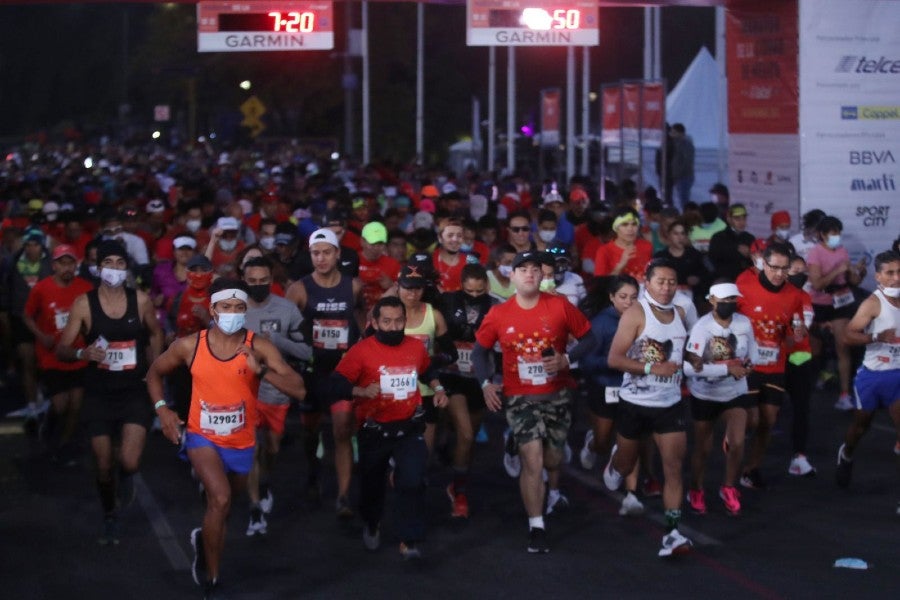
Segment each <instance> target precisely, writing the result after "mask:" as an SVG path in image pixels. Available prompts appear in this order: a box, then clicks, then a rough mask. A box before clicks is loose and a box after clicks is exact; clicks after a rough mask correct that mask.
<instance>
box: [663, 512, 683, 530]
mask: <svg viewBox="0 0 900 600" xmlns="http://www.w3.org/2000/svg"><path fill="white" fill-rule="evenodd" d="M680 520H681V511H680V510H667V511H666V533H669V532H670V531H672V530H673V529H678V522H679V521H680Z"/></svg>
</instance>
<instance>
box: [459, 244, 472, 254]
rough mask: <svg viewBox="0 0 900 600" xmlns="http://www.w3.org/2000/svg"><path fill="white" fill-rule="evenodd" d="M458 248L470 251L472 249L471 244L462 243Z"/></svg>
mask: <svg viewBox="0 0 900 600" xmlns="http://www.w3.org/2000/svg"><path fill="white" fill-rule="evenodd" d="M459 249H460V250H462V251H463V252H471V251H472V244H462V245H461V246H460V247H459Z"/></svg>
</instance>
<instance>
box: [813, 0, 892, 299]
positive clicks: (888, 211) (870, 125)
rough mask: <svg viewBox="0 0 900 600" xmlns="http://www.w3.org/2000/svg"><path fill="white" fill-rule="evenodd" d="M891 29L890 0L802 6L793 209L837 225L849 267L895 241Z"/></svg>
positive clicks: (834, 0)
mask: <svg viewBox="0 0 900 600" xmlns="http://www.w3.org/2000/svg"><path fill="white" fill-rule="evenodd" d="M898 23H900V2H896V1H893V0H856V1H854V2H844V1H842V0H816V1H809V0H802V1H801V2H800V133H801V144H800V153H801V154H800V161H801V173H802V176H801V182H800V183H801V209H802V210H803V211H807V210H811V209H813V208H820V209H822V210H824V211H825V212H826V213H829V214H833V215H835V216H836V217H838V218H839V219H841V221H842V222H843V224H844V243H845V245H846V247H847V249H848V250H849V251H850V254H851V258H852V259H853V260H854V261H857V260H859V259H860V258H866V260H867V262H869V263H871V260H872V258H873V257H874V255H875V254H877V253H879V252H881V251H883V250H886V249H888V248H890V246H891V243H892V242H893V240H894V239H896V237H897V236H898V234H900V189H898V184H900V168H898V162H897V161H898V160H900V26H898ZM871 272H872V268H871V267H870V268H869V275H868V277H867V280H866V282H865V284H864V285H866V286H867V287H873V286H874V280H873V279H872V275H871Z"/></svg>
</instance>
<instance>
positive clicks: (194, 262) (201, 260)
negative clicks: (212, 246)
mask: <svg viewBox="0 0 900 600" xmlns="http://www.w3.org/2000/svg"><path fill="white" fill-rule="evenodd" d="M185 266H186V267H187V268H188V269H197V268H200V269H203V270H204V271H212V268H213V266H212V263H211V262H210V260H209V259H208V258H206V256H204V255H203V254H195V255H194V256H192V257H191V258H190V259H189V260H188V261H187V265H185Z"/></svg>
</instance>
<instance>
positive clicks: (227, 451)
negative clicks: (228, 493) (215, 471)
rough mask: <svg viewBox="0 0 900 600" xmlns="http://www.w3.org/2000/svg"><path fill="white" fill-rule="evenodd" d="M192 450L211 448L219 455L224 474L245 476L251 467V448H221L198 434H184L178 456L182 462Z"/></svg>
mask: <svg viewBox="0 0 900 600" xmlns="http://www.w3.org/2000/svg"><path fill="white" fill-rule="evenodd" d="M194 448H213V449H215V451H216V452H218V453H219V458H221V459H222V465H224V466H225V472H226V473H235V474H237V475H246V474H247V473H249V472H250V469H251V467H253V450H254V449H253V448H243V449H236V448H223V447H222V446H218V445H216V444H214V443H213V442H211V441H209V440H208V439H206V438H205V437H203V436H202V435H200V434H199V433H185V434H184V442H183V443H182V444H181V451H180V452H179V453H178V455H179V456H180V457H181V458H182V459H183V460H188V454H187V451H188V450H193V449H194Z"/></svg>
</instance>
